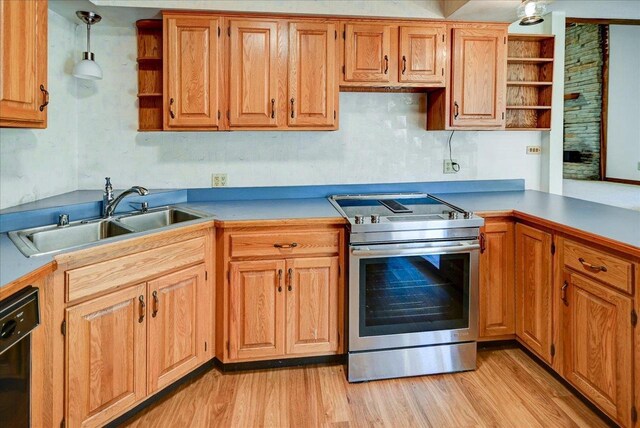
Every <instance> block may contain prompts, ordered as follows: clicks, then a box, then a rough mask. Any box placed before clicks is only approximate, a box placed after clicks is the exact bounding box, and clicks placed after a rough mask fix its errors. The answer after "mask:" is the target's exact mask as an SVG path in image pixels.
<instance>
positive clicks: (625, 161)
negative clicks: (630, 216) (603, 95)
mask: <svg viewBox="0 0 640 428" xmlns="http://www.w3.org/2000/svg"><path fill="white" fill-rule="evenodd" d="M638 8H639V9H640V3H639V4H638ZM638 43H640V25H611V26H609V104H608V115H607V118H608V123H607V177H610V178H623V179H627V180H637V181H640V79H639V78H638V71H639V70H640V55H638Z"/></svg>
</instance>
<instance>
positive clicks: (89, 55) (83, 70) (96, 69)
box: [73, 10, 102, 80]
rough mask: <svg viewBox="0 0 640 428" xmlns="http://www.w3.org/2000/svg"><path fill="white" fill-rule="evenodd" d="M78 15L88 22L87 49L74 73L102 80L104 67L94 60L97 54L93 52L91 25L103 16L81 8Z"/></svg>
mask: <svg viewBox="0 0 640 428" xmlns="http://www.w3.org/2000/svg"><path fill="white" fill-rule="evenodd" d="M76 16H77V17H78V18H80V20H81V21H82V22H84V23H85V24H87V51H86V52H83V53H82V61H80V62H78V63H76V65H75V67H73V75H74V76H75V77H77V78H78V79H88V80H100V79H102V68H100V66H99V65H98V63H97V62H96V61H95V60H94V58H95V56H94V55H93V52H91V26H92V25H93V24H97V23H98V22H100V20H101V19H102V17H101V16H100V15H98V14H97V13H95V12H85V11H82V10H79V11H77V12H76Z"/></svg>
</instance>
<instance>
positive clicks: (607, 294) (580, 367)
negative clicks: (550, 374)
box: [563, 270, 640, 426]
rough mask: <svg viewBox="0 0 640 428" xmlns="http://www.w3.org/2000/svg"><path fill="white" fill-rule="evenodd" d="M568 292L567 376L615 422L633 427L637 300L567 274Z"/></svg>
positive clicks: (565, 338)
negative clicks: (634, 318)
mask: <svg viewBox="0 0 640 428" xmlns="http://www.w3.org/2000/svg"><path fill="white" fill-rule="evenodd" d="M563 289H564V291H563V300H564V302H563V304H564V305H563V306H564V308H563V311H564V314H563V319H564V329H563V335H564V336H563V339H564V375H565V377H566V378H567V380H569V382H571V383H572V384H573V385H574V386H575V387H576V388H578V390H580V391H581V392H582V393H583V394H584V395H585V396H587V397H588V398H589V399H590V400H591V401H593V402H594V403H596V404H597V405H598V406H599V407H600V408H601V409H602V410H604V411H605V412H606V413H607V414H608V415H609V416H611V417H612V418H613V419H614V420H616V421H617V422H619V423H620V424H622V425H623V426H631V425H632V421H631V407H632V405H633V388H632V385H633V380H632V379H633V378H632V369H633V346H632V344H633V325H632V323H631V316H632V315H631V311H632V309H633V300H632V299H631V298H630V297H628V296H625V295H623V294H622V293H619V292H617V291H614V290H612V289H610V288H608V287H606V286H604V285H601V284H599V283H598V282H596V281H594V280H591V279H589V278H588V277H586V276H584V275H581V274H578V273H574V272H571V271H567V270H565V274H564V283H563ZM638 392H640V391H638Z"/></svg>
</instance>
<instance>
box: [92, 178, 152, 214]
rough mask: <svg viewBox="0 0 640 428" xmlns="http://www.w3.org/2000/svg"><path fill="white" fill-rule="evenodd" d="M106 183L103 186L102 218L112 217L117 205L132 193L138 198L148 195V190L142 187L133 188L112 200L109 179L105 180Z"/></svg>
mask: <svg viewBox="0 0 640 428" xmlns="http://www.w3.org/2000/svg"><path fill="white" fill-rule="evenodd" d="M106 180H107V183H106V185H105V193H104V195H103V198H102V217H103V218H109V217H111V216H112V215H113V213H114V212H115V211H116V208H117V207H118V204H119V203H120V202H121V201H122V200H123V199H124V198H126V197H127V196H129V195H130V194H132V193H136V194H138V195H140V196H145V195H148V194H149V190H147V188H145V187H142V186H133V187H131V188H129V189H127V190H125V191H124V192H122V193H120V195H118V197H117V198H115V199H114V198H113V192H112V191H111V181H110V179H109V177H107V178H106Z"/></svg>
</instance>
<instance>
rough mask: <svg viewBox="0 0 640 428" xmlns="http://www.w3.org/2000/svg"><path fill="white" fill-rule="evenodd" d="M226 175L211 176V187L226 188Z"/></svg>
mask: <svg viewBox="0 0 640 428" xmlns="http://www.w3.org/2000/svg"><path fill="white" fill-rule="evenodd" d="M226 186H227V174H225V173H222V174H211V187H226Z"/></svg>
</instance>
